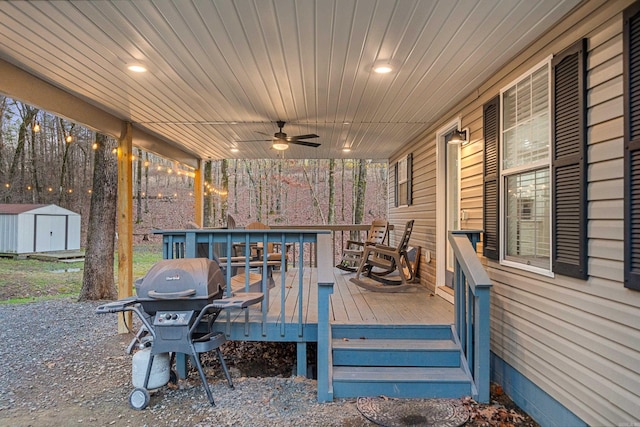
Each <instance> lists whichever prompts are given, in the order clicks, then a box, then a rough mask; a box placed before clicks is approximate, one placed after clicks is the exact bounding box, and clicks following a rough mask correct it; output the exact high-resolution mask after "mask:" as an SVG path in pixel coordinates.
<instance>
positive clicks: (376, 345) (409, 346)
mask: <svg viewBox="0 0 640 427" xmlns="http://www.w3.org/2000/svg"><path fill="white" fill-rule="evenodd" d="M332 341H333V342H332V346H333V349H334V350H341V349H367V350H371V349H383V350H416V351H418V350H458V349H459V346H458V345H457V344H456V343H455V342H454V341H452V340H423V339H364V340H362V339H348V340H345V339H340V338H338V339H334V340H332Z"/></svg>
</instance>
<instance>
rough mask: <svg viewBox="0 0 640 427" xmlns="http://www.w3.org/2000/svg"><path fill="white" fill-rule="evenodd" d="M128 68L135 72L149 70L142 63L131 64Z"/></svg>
mask: <svg viewBox="0 0 640 427" xmlns="http://www.w3.org/2000/svg"><path fill="white" fill-rule="evenodd" d="M127 69H128V70H129V71H133V72H134V73H144V72H146V71H147V69H146V68H145V67H144V66H143V65H140V64H131V65H128V66H127Z"/></svg>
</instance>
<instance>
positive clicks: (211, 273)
mask: <svg viewBox="0 0 640 427" xmlns="http://www.w3.org/2000/svg"><path fill="white" fill-rule="evenodd" d="M135 285H136V294H137V295H138V299H139V300H184V299H198V300H199V299H205V300H211V299H214V298H220V297H222V293H223V291H224V275H223V274H222V272H221V271H220V268H219V267H218V265H217V264H216V263H215V262H213V261H211V260H210V259H207V258H180V259H167V260H163V261H159V262H157V263H156V264H154V265H153V267H151V268H150V269H149V271H148V272H147V274H146V275H145V276H144V277H143V278H142V279H139V280H136V284H135Z"/></svg>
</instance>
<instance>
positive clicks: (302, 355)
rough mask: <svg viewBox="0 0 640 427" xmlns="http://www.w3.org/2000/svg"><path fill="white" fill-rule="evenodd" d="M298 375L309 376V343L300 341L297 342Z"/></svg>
mask: <svg viewBox="0 0 640 427" xmlns="http://www.w3.org/2000/svg"><path fill="white" fill-rule="evenodd" d="M296 349H297V354H296V362H297V365H296V375H299V376H302V377H308V375H307V343H306V342H299V343H296Z"/></svg>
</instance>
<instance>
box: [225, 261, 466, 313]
mask: <svg viewBox="0 0 640 427" xmlns="http://www.w3.org/2000/svg"><path fill="white" fill-rule="evenodd" d="M303 272H304V274H303V291H302V292H303V295H302V300H303V306H302V310H303V321H304V322H305V323H310V324H313V323H317V321H318V307H317V303H318V291H317V285H316V283H317V279H316V277H317V271H316V269H313V268H308V267H305V269H304V270H303ZM353 275H354V274H353V273H352V274H347V273H344V272H343V271H342V270H338V269H335V270H334V278H335V284H334V291H333V295H331V313H330V316H331V317H330V318H331V321H333V322H337V323H354V324H443V323H452V322H453V306H452V305H451V304H450V303H448V302H446V301H445V300H444V299H442V298H440V297H438V296H434V295H433V294H432V293H431V292H430V291H429V290H428V289H425V288H422V287H416V288H415V289H411V290H409V291H407V292H400V293H391V294H390V293H379V292H371V291H368V290H366V289H362V288H360V287H358V286H357V285H355V284H353V283H351V282H350V281H349V279H350V278H351V277H353ZM274 281H275V283H276V286H275V287H274V288H272V289H271V290H270V295H269V312H268V314H267V321H268V322H270V323H275V324H280V322H281V321H282V319H281V318H280V307H281V304H282V302H281V301H282V290H283V289H282V285H281V273H280V272H274ZM298 292H299V288H298V270H297V269H295V268H290V269H289V270H288V272H287V273H286V278H285V287H284V302H285V308H286V311H285V313H286V314H285V316H286V317H285V321H286V322H287V323H297V321H298V307H299V305H298V298H299V295H298ZM250 318H251V320H252V321H254V320H258V319H259V318H260V313H259V311H258V310H257V309H254V310H251V314H250ZM238 320H244V316H241V317H240V318H238Z"/></svg>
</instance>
